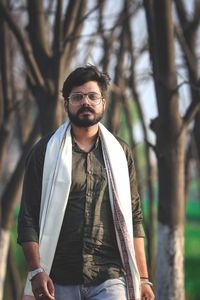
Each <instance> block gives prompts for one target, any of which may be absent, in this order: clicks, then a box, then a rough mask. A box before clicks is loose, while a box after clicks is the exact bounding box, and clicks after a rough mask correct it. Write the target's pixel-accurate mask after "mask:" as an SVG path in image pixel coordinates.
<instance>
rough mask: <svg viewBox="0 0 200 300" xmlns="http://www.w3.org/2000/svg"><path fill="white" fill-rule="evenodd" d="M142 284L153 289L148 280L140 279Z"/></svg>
mask: <svg viewBox="0 0 200 300" xmlns="http://www.w3.org/2000/svg"><path fill="white" fill-rule="evenodd" d="M140 282H141V284H148V285H150V286H151V287H153V283H152V282H151V281H149V280H148V279H140Z"/></svg>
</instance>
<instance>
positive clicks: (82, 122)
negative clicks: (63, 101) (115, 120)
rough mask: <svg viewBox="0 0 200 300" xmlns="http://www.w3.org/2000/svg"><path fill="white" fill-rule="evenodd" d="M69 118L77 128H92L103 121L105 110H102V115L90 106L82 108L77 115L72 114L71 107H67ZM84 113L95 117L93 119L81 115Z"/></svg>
mask: <svg viewBox="0 0 200 300" xmlns="http://www.w3.org/2000/svg"><path fill="white" fill-rule="evenodd" d="M67 112H68V117H69V119H70V121H71V123H72V124H74V125H75V126H77V127H84V128H87V127H91V126H93V125H95V124H97V123H99V122H100V121H101V119H102V118H103V115H104V109H103V108H102V111H101V112H100V113H96V112H95V110H94V109H93V108H92V107H89V106H82V107H81V108H80V109H79V110H78V111H77V112H76V113H72V112H70V110H69V107H67ZM83 112H90V113H92V114H93V117H92V118H91V115H90V116H88V115H80V114H81V113H83Z"/></svg>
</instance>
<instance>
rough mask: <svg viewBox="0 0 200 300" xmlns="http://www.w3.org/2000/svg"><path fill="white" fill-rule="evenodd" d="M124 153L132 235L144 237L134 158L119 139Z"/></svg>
mask: <svg viewBox="0 0 200 300" xmlns="http://www.w3.org/2000/svg"><path fill="white" fill-rule="evenodd" d="M119 142H120V143H121V145H122V147H123V149H124V152H125V154H126V158H127V162H128V169H129V176H130V189H131V201H132V218H133V233H134V236H135V237H144V236H145V233H144V228H143V213H142V209H141V201H140V196H139V193H138V189H137V179H136V171H135V165H134V158H133V154H132V150H131V148H130V147H129V146H128V145H127V144H126V143H125V142H123V141H122V140H121V139H119Z"/></svg>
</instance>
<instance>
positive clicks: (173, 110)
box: [144, 0, 185, 300]
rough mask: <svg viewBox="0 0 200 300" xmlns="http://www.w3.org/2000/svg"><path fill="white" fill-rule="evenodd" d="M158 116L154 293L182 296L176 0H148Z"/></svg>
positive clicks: (177, 299)
mask: <svg viewBox="0 0 200 300" xmlns="http://www.w3.org/2000/svg"><path fill="white" fill-rule="evenodd" d="M144 5H145V9H146V17H147V25H148V32H149V43H150V54H151V60H152V66H153V73H154V84H155V91H156V98H157V105H158V112H159V116H158V118H157V119H155V120H154V122H153V124H152V125H153V126H152V127H153V128H154V131H155V133H156V138H157V141H156V151H157V158H158V177H159V178H158V179H159V207H158V254H157V275H156V279H157V280H156V298H157V299H159V300H184V299H185V291H184V266H183V258H184V216H185V193H184V192H185V188H184V183H185V178H184V150H185V149H184V146H185V145H184V143H185V130H184V126H183V120H182V119H181V116H180V112H179V99H178V94H177V79H176V64H175V50H174V28H173V19H172V1H169V0H162V1H161V0H152V1H149V0H147V1H146V0H144Z"/></svg>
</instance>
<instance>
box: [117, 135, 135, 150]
mask: <svg viewBox="0 0 200 300" xmlns="http://www.w3.org/2000/svg"><path fill="white" fill-rule="evenodd" d="M115 138H116V139H117V141H118V142H119V143H120V145H121V146H122V148H123V149H124V152H125V153H126V152H132V150H131V147H130V146H129V144H128V143H127V142H125V141H124V140H123V139H122V138H121V137H119V136H116V135H115Z"/></svg>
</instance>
